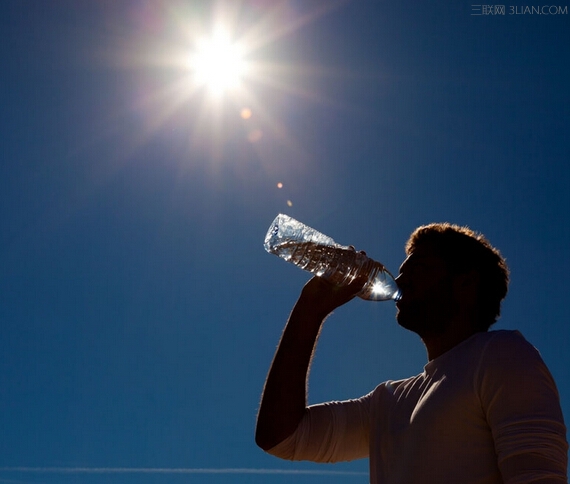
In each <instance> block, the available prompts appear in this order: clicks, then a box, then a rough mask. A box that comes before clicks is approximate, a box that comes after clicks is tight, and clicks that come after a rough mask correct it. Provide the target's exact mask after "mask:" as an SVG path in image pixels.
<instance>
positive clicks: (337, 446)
mask: <svg viewBox="0 0 570 484" xmlns="http://www.w3.org/2000/svg"><path fill="white" fill-rule="evenodd" d="M371 395H372V394H370V395H366V396H364V397H362V398H360V399H357V400H346V401H342V402H328V403H322V404H318V405H312V406H310V407H308V408H307V411H306V412H305V416H304V417H303V419H302V420H301V423H300V424H299V426H298V427H297V429H296V430H295V432H293V434H291V435H290V436H289V437H287V438H286V439H285V440H284V441H282V442H281V443H280V444H278V445H276V446H275V447H273V448H272V449H270V450H269V451H268V452H269V453H270V454H272V455H274V456H276V457H280V458H282V459H287V460H309V461H313V462H329V463H330V462H341V461H350V460H355V459H361V458H365V457H368V452H369V435H370V424H369V421H370V400H371Z"/></svg>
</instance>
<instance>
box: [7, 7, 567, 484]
mask: <svg viewBox="0 0 570 484" xmlns="http://www.w3.org/2000/svg"><path fill="white" fill-rule="evenodd" d="M277 4H278V6H276V5H277ZM556 5H557V6H558V4H556ZM332 6H334V8H332ZM511 6H512V7H513V8H514V7H516V11H517V12H521V8H522V7H524V4H523V3H514V4H512V5H505V15H475V14H477V13H482V10H481V8H480V7H478V8H479V10H477V7H474V6H473V4H471V3H470V2H467V1H460V2H444V1H434V2H405V1H404V2H401V1H395V0H389V1H377V0H374V1H372V0H362V1H346V2H339V3H335V2H330V1H329V0H314V1H301V0H285V1H283V2H273V1H269V0H243V1H232V2H228V3H227V4H226V5H224V4H222V3H217V2H214V1H212V2H209V1H204V0H202V1H197V0H195V1H191V0H190V1H186V2H183V1H161V0H155V1H143V0H138V1H137V0H128V1H127V0H119V1H102V0H101V1H91V2H77V1H72V0H68V1H63V0H50V1H49V2H48V1H40V0H27V1H15V0H14V1H11V0H4V1H2V2H1V3H0V60H1V64H0V65H1V71H0V129H1V133H2V136H1V141H0V482H18V483H40V482H41V483H52V482H57V483H71V482H73V483H82V484H83V483H93V484H98V483H102V482H105V483H121V484H126V483H131V482H133V483H134V482H137V483H158V482H160V483H184V482H204V483H214V482H224V483H226V482H235V483H252V484H256V483H262V482H267V481H268V480H270V481H271V482H276V483H281V482H283V483H285V482H292V481H293V480H295V482H298V483H299V484H302V483H315V484H316V483H324V482H327V483H329V482H351V483H352V482H354V483H363V484H364V483H366V482H368V477H367V475H366V472H367V462H366V461H359V462H354V463H348V464H339V465H334V466H322V465H316V464H309V463H289V462H282V461H279V460H277V459H275V458H273V457H270V456H267V455H265V454H264V453H263V452H262V451H260V450H259V449H258V448H257V447H256V446H255V444H254V441H253V432H254V426H255V416H256V412H257V406H258V402H259V396H260V392H261V388H262V384H263V381H264V378H265V374H266V371H267V369H268V366H269V364H270V361H271V358H272V355H273V352H274V348H275V345H276V343H277V341H278V338H279V336H280V334H281V331H282V328H283V325H284V323H285V320H286V318H287V315H288V313H289V311H290V309H291V307H292V305H293V303H294V302H295V300H296V298H297V295H298V293H299V291H300V289H301V287H302V285H303V284H304V282H305V281H306V280H307V279H308V276H307V274H305V273H303V272H302V271H300V270H298V269H296V268H294V267H292V266H290V265H288V264H286V263H284V262H283V261H280V260H279V259H277V258H276V257H274V256H271V255H269V254H267V253H265V252H264V250H263V246H262V243H263V237H264V235H265V231H266V229H267V226H268V225H269V223H270V222H271V220H272V219H273V218H274V217H275V215H276V214H277V213H279V212H285V213H288V214H289V215H291V216H293V217H295V218H297V219H299V220H302V221H304V222H306V223H308V224H309V225H312V226H313V227H315V228H317V229H318V230H321V231H322V232H325V233H327V234H328V235H330V236H332V237H333V238H335V239H336V240H337V241H338V242H340V243H343V244H352V245H354V246H356V247H357V248H358V249H363V250H366V251H367V253H368V254H369V255H371V256H372V257H374V258H377V259H378V260H380V261H382V262H383V263H385V264H386V265H387V266H388V267H389V268H391V269H392V270H393V271H397V268H398V266H399V264H400V263H401V261H402V260H403V257H404V252H403V245H404V243H405V241H406V238H407V237H408V235H409V233H410V232H411V231H412V230H413V229H414V228H415V227H416V226H418V225H420V224H424V223H429V222H434V221H449V222H453V223H458V224H465V225H469V226H470V227H471V228H473V229H475V230H477V231H481V232H483V233H484V234H486V235H487V236H488V238H489V239H490V240H491V242H492V243H493V244H495V245H496V246H497V247H499V249H500V250H501V251H502V252H503V254H504V255H505V256H506V258H507V260H508V262H509V265H510V268H511V271H512V284H511V289H510V294H509V296H508V298H507V301H506V302H505V304H504V308H503V316H502V318H501V319H500V321H499V322H498V323H497V326H496V327H497V328H508V329H513V328H516V329H519V330H521V331H522V333H523V334H524V335H525V336H526V337H527V339H529V340H530V341H531V342H532V343H533V344H534V345H535V346H537V347H538V349H539V350H540V352H541V354H542V355H543V357H544V359H545V361H546V362H547V364H548V365H549V367H550V369H551V371H552V373H553V374H554V377H555V379H556V381H557V383H558V385H559V389H560V393H561V397H562V404H563V408H564V413H565V415H566V418H567V419H570V383H569V382H570V352H569V351H568V344H569V341H570V324H569V321H570V314H569V310H568V294H569V292H570V291H569V289H570V282H569V276H568V274H570V263H569V257H568V248H569V247H570V226H569V223H568V221H569V219H570V190H569V182H570V168H569V165H570V141H569V139H570V137H569V128H570V90H569V85H568V79H569V78H570V13H568V10H569V9H570V7H568V3H567V2H565V3H564V2H563V3H561V4H560V7H562V10H558V14H556V15H555V14H550V15H539V14H536V13H532V12H527V13H526V14H525V13H518V14H515V15H510V11H511ZM214 7H215V8H214ZM564 9H566V11H564ZM550 11H551V12H555V11H556V10H552V9H550ZM220 15H222V16H223V17H224V18H225V19H226V20H227V21H228V22H229V23H230V24H231V25H232V26H233V29H234V33H235V36H236V38H239V39H242V40H243V41H244V43H247V45H248V46H249V51H248V54H247V57H248V60H249V61H250V62H251V64H252V65H255V66H257V67H256V69H257V70H256V71H255V72H254V71H252V73H251V75H250V77H249V78H247V79H244V84H243V88H242V90H241V91H237V92H234V93H233V94H232V93H227V94H226V95H225V96H224V97H223V98H222V99H221V100H219V101H217V102H215V101H213V100H212V99H211V98H210V97H208V94H207V93H206V91H205V90H204V89H203V88H195V87H193V86H192V82H193V81H192V79H191V78H190V77H189V73H188V70H187V69H184V67H183V65H182V64H180V63H176V62H175V58H176V56H177V55H180V54H182V55H187V53H189V52H190V51H191V50H192V49H193V45H194V44H193V42H194V41H195V39H196V37H197V36H198V35H201V34H203V33H207V32H208V31H209V29H210V27H211V25H212V23H213V22H214V20H215V19H218V18H219V17H218V16H220ZM243 108H249V109H250V110H251V117H250V118H248V119H244V118H242V117H241V115H240V113H241V110H242V109H243ZM279 183H282V188H278V184H279ZM394 314H395V308H394V305H393V303H391V302H384V303H372V302H365V301H360V300H357V301H354V302H351V303H350V304H349V305H347V306H346V307H343V308H341V309H339V310H338V311H337V312H336V313H335V314H334V315H333V316H332V317H331V318H330V319H329V320H328V321H327V324H326V327H325V329H324V332H323V334H322V337H321V340H320V345H319V349H318V351H317V355H316V359H315V362H314V366H313V372H312V378H311V385H310V400H311V402H312V403H315V402H318V401H323V400H331V399H343V398H350V397H358V396H360V395H362V394H364V393H367V392H368V391H370V390H371V389H372V388H374V387H375V386H376V385H377V384H378V383H379V382H381V381H384V380H386V379H394V378H402V377H406V376H410V375H414V374H417V373H419V372H421V371H422V368H423V365H424V364H425V361H426V355H425V350H424V349H423V346H422V345H421V342H420V341H419V339H418V338H417V337H416V336H415V335H413V334H410V333H407V332H406V331H404V330H402V329H401V328H399V327H398V326H397V324H396V322H395V319H394ZM14 468H20V469H19V470H16V469H14ZM79 468H81V469H84V471H83V472H79V471H78V469H79ZM94 469H108V472H107V473H102V472H97V471H95V470H94ZM120 469H132V470H137V472H134V471H129V472H126V471H125V472H120V471H119V470H120ZM145 469H146V471H145ZM157 469H179V470H180V469H181V470H184V472H182V471H179V472H174V471H163V472H162V473H157ZM236 469H238V470H236ZM239 469H245V470H239ZM270 470H279V471H280V472H281V471H282V473H269V471H270ZM331 471H332V472H333V473H335V474H332V475H327V474H325V473H326V472H331ZM346 472H354V473H357V474H354V475H347V474H342V473H346Z"/></svg>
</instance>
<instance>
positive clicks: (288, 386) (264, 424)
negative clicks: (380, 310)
mask: <svg viewBox="0 0 570 484" xmlns="http://www.w3.org/2000/svg"><path fill="white" fill-rule="evenodd" d="M364 283H365V280H364V279H361V280H356V281H354V282H352V283H350V284H347V285H346V286H335V285H333V284H331V283H330V282H327V281H325V280H323V279H321V278H319V277H313V278H312V279H311V280H310V281H309V282H308V283H307V284H306V285H305V287H304V288H303V291H302V292H301V296H300V297H299V300H298V301H297V304H295V307H294V308H293V311H292V312H291V315H290V316H289V320H288V321H287V325H286V326H285V331H284V332H283V335H282V336H281V341H280V342H279V346H278V348H277V352H276V353H275V357H274V359H273V363H272V364H271V368H270V370H269V374H268V375H267V380H266V382H265V387H264V389H263V395H262V398H261V406H260V408H259V414H258V416H257V428H256V433H255V441H256V443H257V445H259V446H260V447H261V448H262V449H264V450H268V449H270V448H271V447H274V446H275V445H277V444H278V443H280V442H281V441H283V440H284V439H285V438H287V437H288V436H289V435H291V434H292V433H293V432H294V431H295V429H296V428H297V426H298V425H299V422H300V421H301V419H302V418H303V415H304V413H305V408H306V406H307V378H308V375H309V366H310V364H311V358H312V356H313V350H314V348H315V344H316V342H317V338H318V336H319V332H320V330H321V326H322V324H323V321H324V320H325V319H326V317H327V316H328V315H329V314H330V313H331V312H332V311H334V310H335V309H336V308H338V307H339V306H342V305H343V304H345V303H347V302H348V301H350V300H351V299H353V298H354V296H355V295H356V294H358V292H360V290H361V289H362V286H363V284H364Z"/></svg>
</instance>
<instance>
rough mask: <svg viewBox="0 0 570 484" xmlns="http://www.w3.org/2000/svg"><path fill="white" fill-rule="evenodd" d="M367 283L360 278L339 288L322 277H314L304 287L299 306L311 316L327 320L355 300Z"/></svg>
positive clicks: (364, 279)
mask: <svg viewBox="0 0 570 484" xmlns="http://www.w3.org/2000/svg"><path fill="white" fill-rule="evenodd" d="M365 283H366V278H360V279H355V280H354V281H352V282H351V283H350V284H347V285H343V286H338V285H335V284H332V283H331V282H328V281H327V280H326V279H323V278H322V277H313V278H312V279H311V280H310V281H309V282H307V284H305V287H303V290H302V291H301V296H300V297H299V300H298V301H297V305H298V306H301V307H302V308H304V309H305V310H306V311H307V312H309V313H311V314H314V315H316V316H319V317H321V318H325V317H326V316H328V315H329V314H330V313H331V312H333V311H334V310H335V309H336V308H338V307H340V306H342V305H343V304H346V303H347V302H349V301H350V300H351V299H353V298H354V297H355V296H356V295H357V294H358V293H359V292H360V291H361V290H362V287H363V286H364V284H365Z"/></svg>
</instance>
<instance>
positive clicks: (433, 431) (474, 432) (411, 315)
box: [256, 224, 568, 484]
mask: <svg viewBox="0 0 570 484" xmlns="http://www.w3.org/2000/svg"><path fill="white" fill-rule="evenodd" d="M406 254H407V259H406V260H405V261H404V263H403V264H402V266H401V267H400V274H399V276H398V277H397V279H396V280H397V283H398V286H399V287H400V289H401V293H402V296H401V299H400V300H399V301H398V302H397V307H398V313H397V320H398V323H399V324H400V325H401V326H402V327H404V328H406V329H408V330H411V331H413V332H415V333H417V334H418V335H419V336H420V338H421V339H422V341H423V343H424V345H425V347H426V349H427V356H428V360H429V361H428V363H427V365H426V366H425V368H424V371H423V373H421V374H419V375H417V376H415V377H411V378H408V379H405V380H400V381H387V382H384V383H382V384H380V385H379V386H378V387H376V389H374V390H373V391H372V392H371V393H370V394H368V395H365V396H364V397H361V398H359V399H357V400H349V401H344V402H329V403H325V404H320V405H312V406H307V402H306V388H307V378H308V372H309V366H310V362H311V357H312V354H313V351H314V347H315V344H316V341H317V338H318V335H319V332H320V330H321V326H322V324H323V322H324V320H325V318H326V317H327V316H328V315H329V314H330V313H331V312H332V311H333V310H334V309H336V308H337V307H339V306H341V305H343V304H345V303H346V302H348V301H349V300H351V299H352V298H353V297H354V296H355V295H356V294H357V293H358V292H359V291H360V289H361V287H362V285H363V283H364V282H363V281H354V282H352V283H351V284H348V285H346V286H343V287H339V286H333V285H332V284H330V283H328V282H327V281H324V280H322V279H320V278H317V277H315V278H313V279H311V280H310V281H309V282H308V283H307V284H306V286H305V287H304V288H303V291H302V292H301V296H300V297H299V300H298V301H297V303H296V305H295V307H294V308H293V311H292V313H291V315H290V317H289V320H288V322H287V325H286V328H285V331H284V333H283V335H282V338H281V341H280V343H279V347H278V349H277V352H276V354H275V358H274V360H273V363H272V365H271V368H270V371H269V374H268V377H267V381H266V383H265V387H264V391H263V396H262V402H261V407H260V410H259V415H258V420H257V429H256V442H257V444H258V445H259V446H260V447H261V448H262V449H264V450H266V451H267V452H269V453H271V454H273V455H276V456H278V457H281V458H284V459H291V460H312V461H315V462H338V461H345V460H352V459H358V458H364V457H368V458H369V461H370V482H371V484H416V483H418V484H419V483H421V484H431V483H438V484H499V483H501V484H526V483H531V482H532V483H535V484H538V483H540V484H560V483H566V482H567V451H568V444H567V442H566V428H565V426H564V421H563V416H562V412H561V408H560V404H559V396H558V392H557V389H556V386H555V384H554V381H553V379H552V376H551V375H550V373H549V371H548V369H547V368H546V366H545V364H544V362H543V361H542V359H541V357H540V355H539V353H538V352H537V351H536V349H535V348H533V347H532V346H531V345H530V344H529V343H528V342H527V341H526V340H525V339H524V338H523V337H522V335H521V334H520V333H519V332H518V331H505V330H503V331H488V329H489V327H490V326H491V325H492V324H493V323H494V322H495V321H496V319H497V318H498V316H499V314H500V305H501V301H502V300H503V299H504V297H505V296H506V293H507V285H508V269H507V266H506V264H505V261H504V259H503V258H502V257H501V255H500V253H499V252H498V251H497V250H496V249H495V248H493V247H492V246H491V245H490V244H489V242H488V241H487V240H486V239H485V238H484V237H483V236H482V235H478V234H476V233H474V232H473V231H471V230H470V229H468V228H466V227H458V226H455V225H450V224H431V225H427V226H423V227H420V228H418V229H416V230H415V231H414V233H413V234H412V235H411V237H410V239H409V240H408V243H407V245H406Z"/></svg>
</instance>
